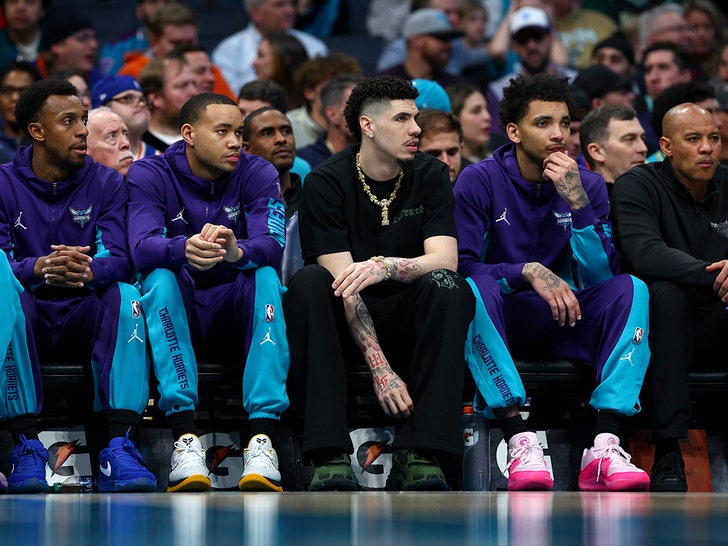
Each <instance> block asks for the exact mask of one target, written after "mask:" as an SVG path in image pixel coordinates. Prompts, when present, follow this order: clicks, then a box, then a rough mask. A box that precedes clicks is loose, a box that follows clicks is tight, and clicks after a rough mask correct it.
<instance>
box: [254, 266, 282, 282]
mask: <svg viewBox="0 0 728 546" xmlns="http://www.w3.org/2000/svg"><path fill="white" fill-rule="evenodd" d="M255 280H256V282H258V283H276V284H277V283H278V282H279V277H278V273H277V272H276V270H275V269H273V268H272V267H269V266H265V267H259V268H258V269H256V270H255Z"/></svg>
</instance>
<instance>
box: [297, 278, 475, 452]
mask: <svg viewBox="0 0 728 546" xmlns="http://www.w3.org/2000/svg"><path fill="white" fill-rule="evenodd" d="M333 281H334V279H333V277H332V276H331V274H330V273H329V272H328V270H326V269H325V268H323V267H321V266H318V265H310V266H307V267H304V268H303V269H301V270H300V271H298V272H297V273H296V275H295V276H294V277H293V279H292V280H291V282H290V283H289V287H288V292H287V293H286V295H285V297H284V301H283V308H284V312H285V316H286V325H287V329H288V339H289V346H290V351H291V367H290V371H289V382H288V383H289V386H290V390H291V391H292V392H291V396H292V399H293V400H294V402H295V401H296V399H297V398H299V397H298V396H296V393H295V391H296V390H297V389H298V388H300V387H302V386H303V385H305V401H304V403H303V404H304V408H305V409H304V411H305V424H304V439H303V451H304V454H306V453H308V452H310V451H311V450H314V449H320V448H336V449H341V450H343V451H346V452H347V453H351V452H352V451H353V449H354V448H353V445H352V443H351V439H350V438H349V429H348V425H347V422H346V401H347V393H346V384H347V368H348V366H351V365H352V364H360V363H363V362H364V360H363V358H362V356H361V353H360V352H359V350H358V349H357V348H356V346H355V345H354V343H353V341H352V339H351V336H350V334H349V330H348V328H347V325H346V321H345V318H344V306H343V303H342V300H341V298H339V297H336V296H334V293H333V290H332V288H331V284H332V283H333ZM385 282H388V283H395V282H396V281H385ZM397 284H398V285H399V286H397V287H396V288H397V289H398V290H397V291H396V292H395V293H393V294H388V295H386V296H378V295H374V294H371V293H372V292H374V291H372V290H371V289H369V292H370V294H367V290H364V291H363V293H362V297H363V300H364V302H365V304H366V306H367V309H368V310H369V313H370V315H371V317H372V321H373V323H374V327H375V329H376V332H377V337H378V338H379V342H380V345H381V347H382V350H383V352H384V355H385V356H386V357H387V360H388V361H389V364H390V366H391V367H392V369H393V370H394V371H395V372H396V373H397V374H399V376H400V377H401V378H402V380H403V381H404V382H405V383H406V384H407V389H408V391H409V393H410V396H411V398H412V400H413V402H414V411H413V412H412V415H411V416H410V417H409V418H408V419H405V420H403V422H402V425H401V427H400V428H399V430H398V432H397V438H396V440H395V443H394V446H395V447H396V448H408V449H416V448H422V449H432V450H438V451H443V452H448V453H456V454H457V453H459V452H460V450H461V443H462V438H461V437H462V400H463V380H464V372H465V357H464V344H465V336H466V333H467V329H468V325H469V323H470V321H471V319H472V317H473V314H474V312H475V299H474V296H473V294H472V291H471V290H470V286H469V285H468V284H467V282H466V281H465V279H463V278H462V277H461V276H459V275H458V274H457V273H453V272H452V271H447V270H442V269H439V270H435V271H432V272H431V273H428V274H426V275H424V276H423V277H421V278H419V279H417V280H416V281H414V282H413V283H412V284H400V283H397ZM400 288H401V289H400Z"/></svg>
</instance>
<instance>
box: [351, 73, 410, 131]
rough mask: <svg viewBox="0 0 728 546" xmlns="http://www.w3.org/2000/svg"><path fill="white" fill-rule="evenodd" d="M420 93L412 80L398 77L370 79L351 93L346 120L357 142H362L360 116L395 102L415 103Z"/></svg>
mask: <svg viewBox="0 0 728 546" xmlns="http://www.w3.org/2000/svg"><path fill="white" fill-rule="evenodd" d="M419 94H420V93H419V91H417V88H416V87H415V86H414V85H412V82H411V81H410V80H405V79H402V78H398V77H396V76H380V77H377V78H368V79H365V80H364V81H362V82H361V83H359V84H358V85H357V86H356V87H354V89H352V91H351V95H349V100H347V101H346V107H345V108H344V119H345V120H346V125H347V127H349V131H350V132H351V135H352V136H353V137H354V141H355V142H361V127H359V116H361V115H362V114H363V113H364V111H365V110H367V109H369V108H371V107H372V106H374V105H384V104H387V103H389V102H390V101H393V100H412V101H414V100H415V99H416V98H417V97H418V95H419Z"/></svg>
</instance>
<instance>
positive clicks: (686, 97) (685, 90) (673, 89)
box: [650, 83, 728, 145]
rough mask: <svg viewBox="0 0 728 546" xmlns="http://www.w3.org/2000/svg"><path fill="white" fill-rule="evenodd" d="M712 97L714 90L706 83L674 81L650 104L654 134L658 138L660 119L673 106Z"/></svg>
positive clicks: (660, 128) (660, 130) (659, 134)
mask: <svg viewBox="0 0 728 546" xmlns="http://www.w3.org/2000/svg"><path fill="white" fill-rule="evenodd" d="M713 98H715V91H714V90H713V87H712V86H710V85H708V84H706V83H676V84H675V85H671V86H670V87H666V88H665V89H663V90H662V91H660V94H659V95H657V96H656V97H655V101H654V103H653V104H652V115H651V116H650V125H651V126H652V128H653V129H654V130H655V135H657V137H658V138H659V137H661V136H662V119H663V118H664V117H665V114H667V112H668V110H671V109H672V108H673V107H674V106H677V105H678V104H682V103H684V102H694V103H698V102H703V101H704V100H705V99H713ZM726 145H728V144H726Z"/></svg>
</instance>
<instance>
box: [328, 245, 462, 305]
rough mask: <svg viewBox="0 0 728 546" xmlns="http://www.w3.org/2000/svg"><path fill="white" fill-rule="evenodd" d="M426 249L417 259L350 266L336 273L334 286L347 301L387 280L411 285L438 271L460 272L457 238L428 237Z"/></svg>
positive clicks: (398, 259) (337, 293) (369, 261)
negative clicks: (373, 285) (422, 277)
mask: <svg viewBox="0 0 728 546" xmlns="http://www.w3.org/2000/svg"><path fill="white" fill-rule="evenodd" d="M424 248H425V253H424V254H423V255H422V256H418V257H416V258H392V257H385V258H384V259H383V260H379V261H377V260H371V259H370V260H366V261H365V262H355V263H351V264H350V265H349V266H348V267H346V268H345V269H343V270H342V271H341V272H340V273H339V274H338V275H337V274H334V278H335V279H336V280H335V281H334V285H333V286H334V290H335V291H336V295H337V296H343V297H344V298H348V297H350V296H353V295H355V294H358V293H359V292H361V291H362V290H364V289H365V288H366V287H367V286H371V285H372V284H377V283H380V282H382V281H383V280H385V279H386V278H390V279H392V280H394V281H399V282H404V283H411V282H413V281H414V280H416V279H419V278H420V277H421V276H422V275H424V274H425V273H429V272H430V271H433V270H435V269H450V270H451V271H456V270H457V267H458V245H457V240H456V239H455V238H454V237H448V236H445V235H440V236H436V237H428V238H427V239H425V242H424ZM332 273H333V272H332Z"/></svg>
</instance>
